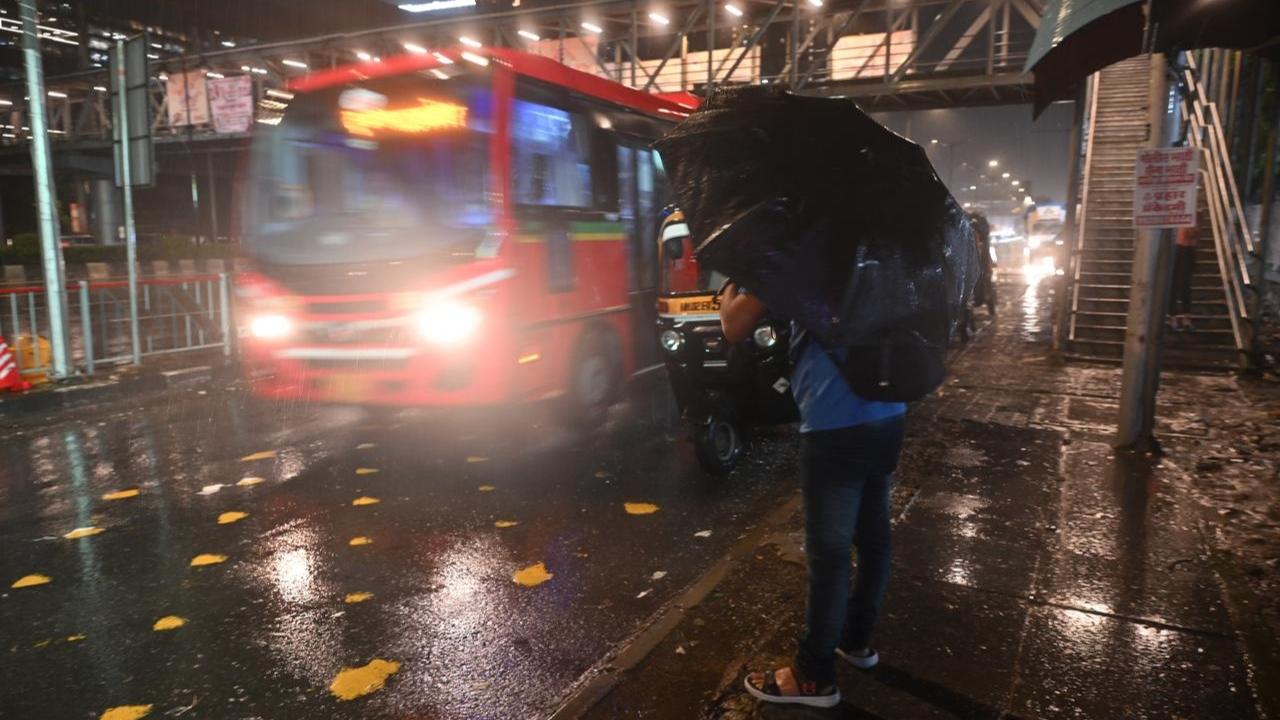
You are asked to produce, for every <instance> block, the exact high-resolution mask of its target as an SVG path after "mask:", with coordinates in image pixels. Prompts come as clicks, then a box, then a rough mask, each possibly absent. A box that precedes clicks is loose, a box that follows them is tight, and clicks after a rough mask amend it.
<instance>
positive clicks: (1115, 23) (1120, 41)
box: [1026, 0, 1280, 114]
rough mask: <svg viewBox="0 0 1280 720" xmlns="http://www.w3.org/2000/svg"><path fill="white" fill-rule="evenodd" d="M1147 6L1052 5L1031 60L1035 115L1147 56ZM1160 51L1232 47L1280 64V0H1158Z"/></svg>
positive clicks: (1091, 1) (1073, 1) (1121, 1)
mask: <svg viewBox="0 0 1280 720" xmlns="http://www.w3.org/2000/svg"><path fill="white" fill-rule="evenodd" d="M1146 5H1147V0H1049V2H1048V4H1047V5H1046V7H1045V11H1044V16H1043V17H1042V18H1041V20H1040V29H1039V30H1037V31H1036V37H1035V40H1034V41H1033V42H1032V43H1031V50H1030V52H1028V54H1027V64H1026V69H1027V70H1028V71H1031V72H1034V73H1035V112H1036V114H1039V113H1040V111H1041V110H1043V109H1044V108H1045V107H1048V105H1049V103H1052V102H1054V101H1057V100H1067V99H1070V98H1072V97H1074V96H1075V93H1076V89H1077V88H1078V87H1079V86H1080V84H1081V83H1082V82H1084V79H1085V78H1086V77H1088V76H1089V75H1092V74H1093V73H1095V72H1097V71H1099V70H1101V69H1102V68H1104V67H1107V66H1108V65H1111V64H1113V63H1117V62H1119V61H1121V60H1124V59H1126V58H1131V57H1133V56H1135V55H1138V54H1140V53H1142V52H1143V45H1142V40H1143V37H1144V36H1145V33H1146V29H1147V19H1146V10H1145V8H1146ZM1151 13H1152V20H1153V21H1154V23H1155V25H1154V29H1155V35H1154V38H1153V43H1152V47H1153V48H1154V49H1155V50H1156V51H1157V52H1167V51H1173V50H1193V49H1195V48H1202V47H1225V48H1236V49H1242V50H1252V51H1255V52H1258V53H1259V54H1261V55H1263V56H1264V57H1269V58H1271V59H1272V60H1280V2H1277V0H1214V2H1205V1H1204V0H1151Z"/></svg>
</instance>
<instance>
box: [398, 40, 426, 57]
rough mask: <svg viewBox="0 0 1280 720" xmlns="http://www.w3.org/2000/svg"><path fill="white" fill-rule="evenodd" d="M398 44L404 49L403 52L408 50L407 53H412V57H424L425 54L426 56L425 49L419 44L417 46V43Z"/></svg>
mask: <svg viewBox="0 0 1280 720" xmlns="http://www.w3.org/2000/svg"><path fill="white" fill-rule="evenodd" d="M400 44H401V45H403V46H404V49H405V50H408V51H409V52H411V53H413V54H414V55H426V54H427V49H426V48H424V47H422V46H421V45H419V44H417V43H411V42H402V43H400Z"/></svg>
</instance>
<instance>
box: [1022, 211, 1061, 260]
mask: <svg viewBox="0 0 1280 720" xmlns="http://www.w3.org/2000/svg"><path fill="white" fill-rule="evenodd" d="M1066 217H1067V214H1066V210H1065V209H1063V207H1062V206H1061V205H1036V206H1035V207H1032V208H1031V209H1030V210H1028V211H1027V216H1026V237H1027V262H1028V263H1029V264H1035V263H1037V262H1039V261H1040V260H1041V259H1042V258H1046V257H1050V258H1055V260H1056V258H1057V257H1058V252H1059V248H1060V247H1061V246H1062V244H1063V238H1062V227H1063V224H1064V222H1065V221H1066Z"/></svg>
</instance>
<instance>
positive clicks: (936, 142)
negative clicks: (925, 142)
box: [929, 138, 938, 145]
mask: <svg viewBox="0 0 1280 720" xmlns="http://www.w3.org/2000/svg"><path fill="white" fill-rule="evenodd" d="M929 144H930V145H937V144H938V138H934V139H932V140H930V141H929Z"/></svg>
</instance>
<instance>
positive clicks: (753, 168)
mask: <svg viewBox="0 0 1280 720" xmlns="http://www.w3.org/2000/svg"><path fill="white" fill-rule="evenodd" d="M657 148H658V150H659V152H660V153H661V154H662V160H663V165H664V167H665V168H666V170H667V175H668V177H669V178H670V180H671V186H672V188H673V189H674V192H675V195H676V199H677V201H678V202H679V203H680V205H681V208H682V210H683V211H684V214H685V217H686V219H687V220H688V221H689V225H690V230H691V233H692V235H693V239H694V241H695V242H697V243H700V247H699V249H698V259H699V261H700V262H705V263H706V264H707V265H708V266H710V267H712V268H715V269H716V270H718V271H720V272H723V273H725V274H726V275H728V276H729V277H732V278H733V279H735V280H737V281H738V282H739V283H742V284H744V285H745V286H746V287H748V288H749V289H750V290H751V291H752V292H753V293H754V294H756V295H757V296H759V297H760V298H761V299H762V300H763V301H764V302H765V304H766V305H768V306H769V308H770V309H771V310H773V311H774V312H777V313H779V314H781V315H782V316H784V317H788V318H790V319H792V320H794V321H796V322H798V323H800V325H801V326H802V327H804V328H806V329H808V330H810V331H812V332H813V334H814V336H815V337H817V338H818V340H819V341H820V342H822V343H823V344H824V345H825V346H827V347H833V348H834V347H851V346H853V345H857V344H859V343H865V342H867V341H868V340H867V339H868V338H879V337H884V336H885V333H887V332H890V331H893V330H899V329H902V328H904V327H905V328H908V329H909V330H910V331H911V332H912V333H914V334H915V335H914V336H915V337H917V338H919V342H921V343H925V344H929V345H930V346H931V347H934V348H940V347H945V346H946V343H947V339H948V337H949V335H950V329H951V324H952V322H953V321H954V319H955V318H956V317H958V316H959V313H960V309H961V307H962V306H963V304H964V303H965V301H966V300H967V298H968V296H969V293H970V291H971V289H972V287H973V283H974V271H975V269H976V251H975V247H976V246H975V243H974V240H973V235H972V232H971V231H970V228H969V224H968V221H967V219H966V218H965V214H964V212H963V211H962V210H961V209H960V206H959V204H958V203H956V201H955V199H954V198H953V197H952V196H951V193H950V192H949V191H948V190H947V188H946V186H945V185H944V184H943V183H942V181H941V179H939V178H938V174H937V173H936V172H934V169H933V166H932V165H931V164H930V163H929V159H928V157H927V156H926V155H925V152H924V149H923V148H921V147H920V146H919V145H917V144H915V143H913V142H911V141H910V140H907V139H906V138H904V137H902V136H900V135H897V134H895V133H893V132H891V131H890V130H889V129H887V128H885V127H884V126H883V125H880V124H879V123H877V122H876V121H875V120H873V119H872V118H871V117H870V116H868V115H866V114H865V113H863V112H862V111H861V110H860V109H858V107H857V106H856V105H854V103H853V102H851V101H848V100H839V99H828V98H810V97H802V96H799V95H794V94H792V93H790V92H786V91H784V90H781V89H778V88H769V87H767V86H764V87H760V86H748V87H739V88H732V89H724V90H719V91H717V92H716V93H715V94H714V95H713V96H712V97H711V98H710V100H709V101H708V102H707V104H706V105H705V106H704V107H703V108H702V109H701V110H699V111H698V112H696V113H694V114H693V115H691V116H690V117H689V118H688V119H686V120H685V121H684V122H682V123H681V124H680V125H678V126H676V127H675V128H673V129H672V131H671V132H670V133H669V134H668V135H667V136H665V137H664V138H662V139H661V140H660V141H658V143H657Z"/></svg>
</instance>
